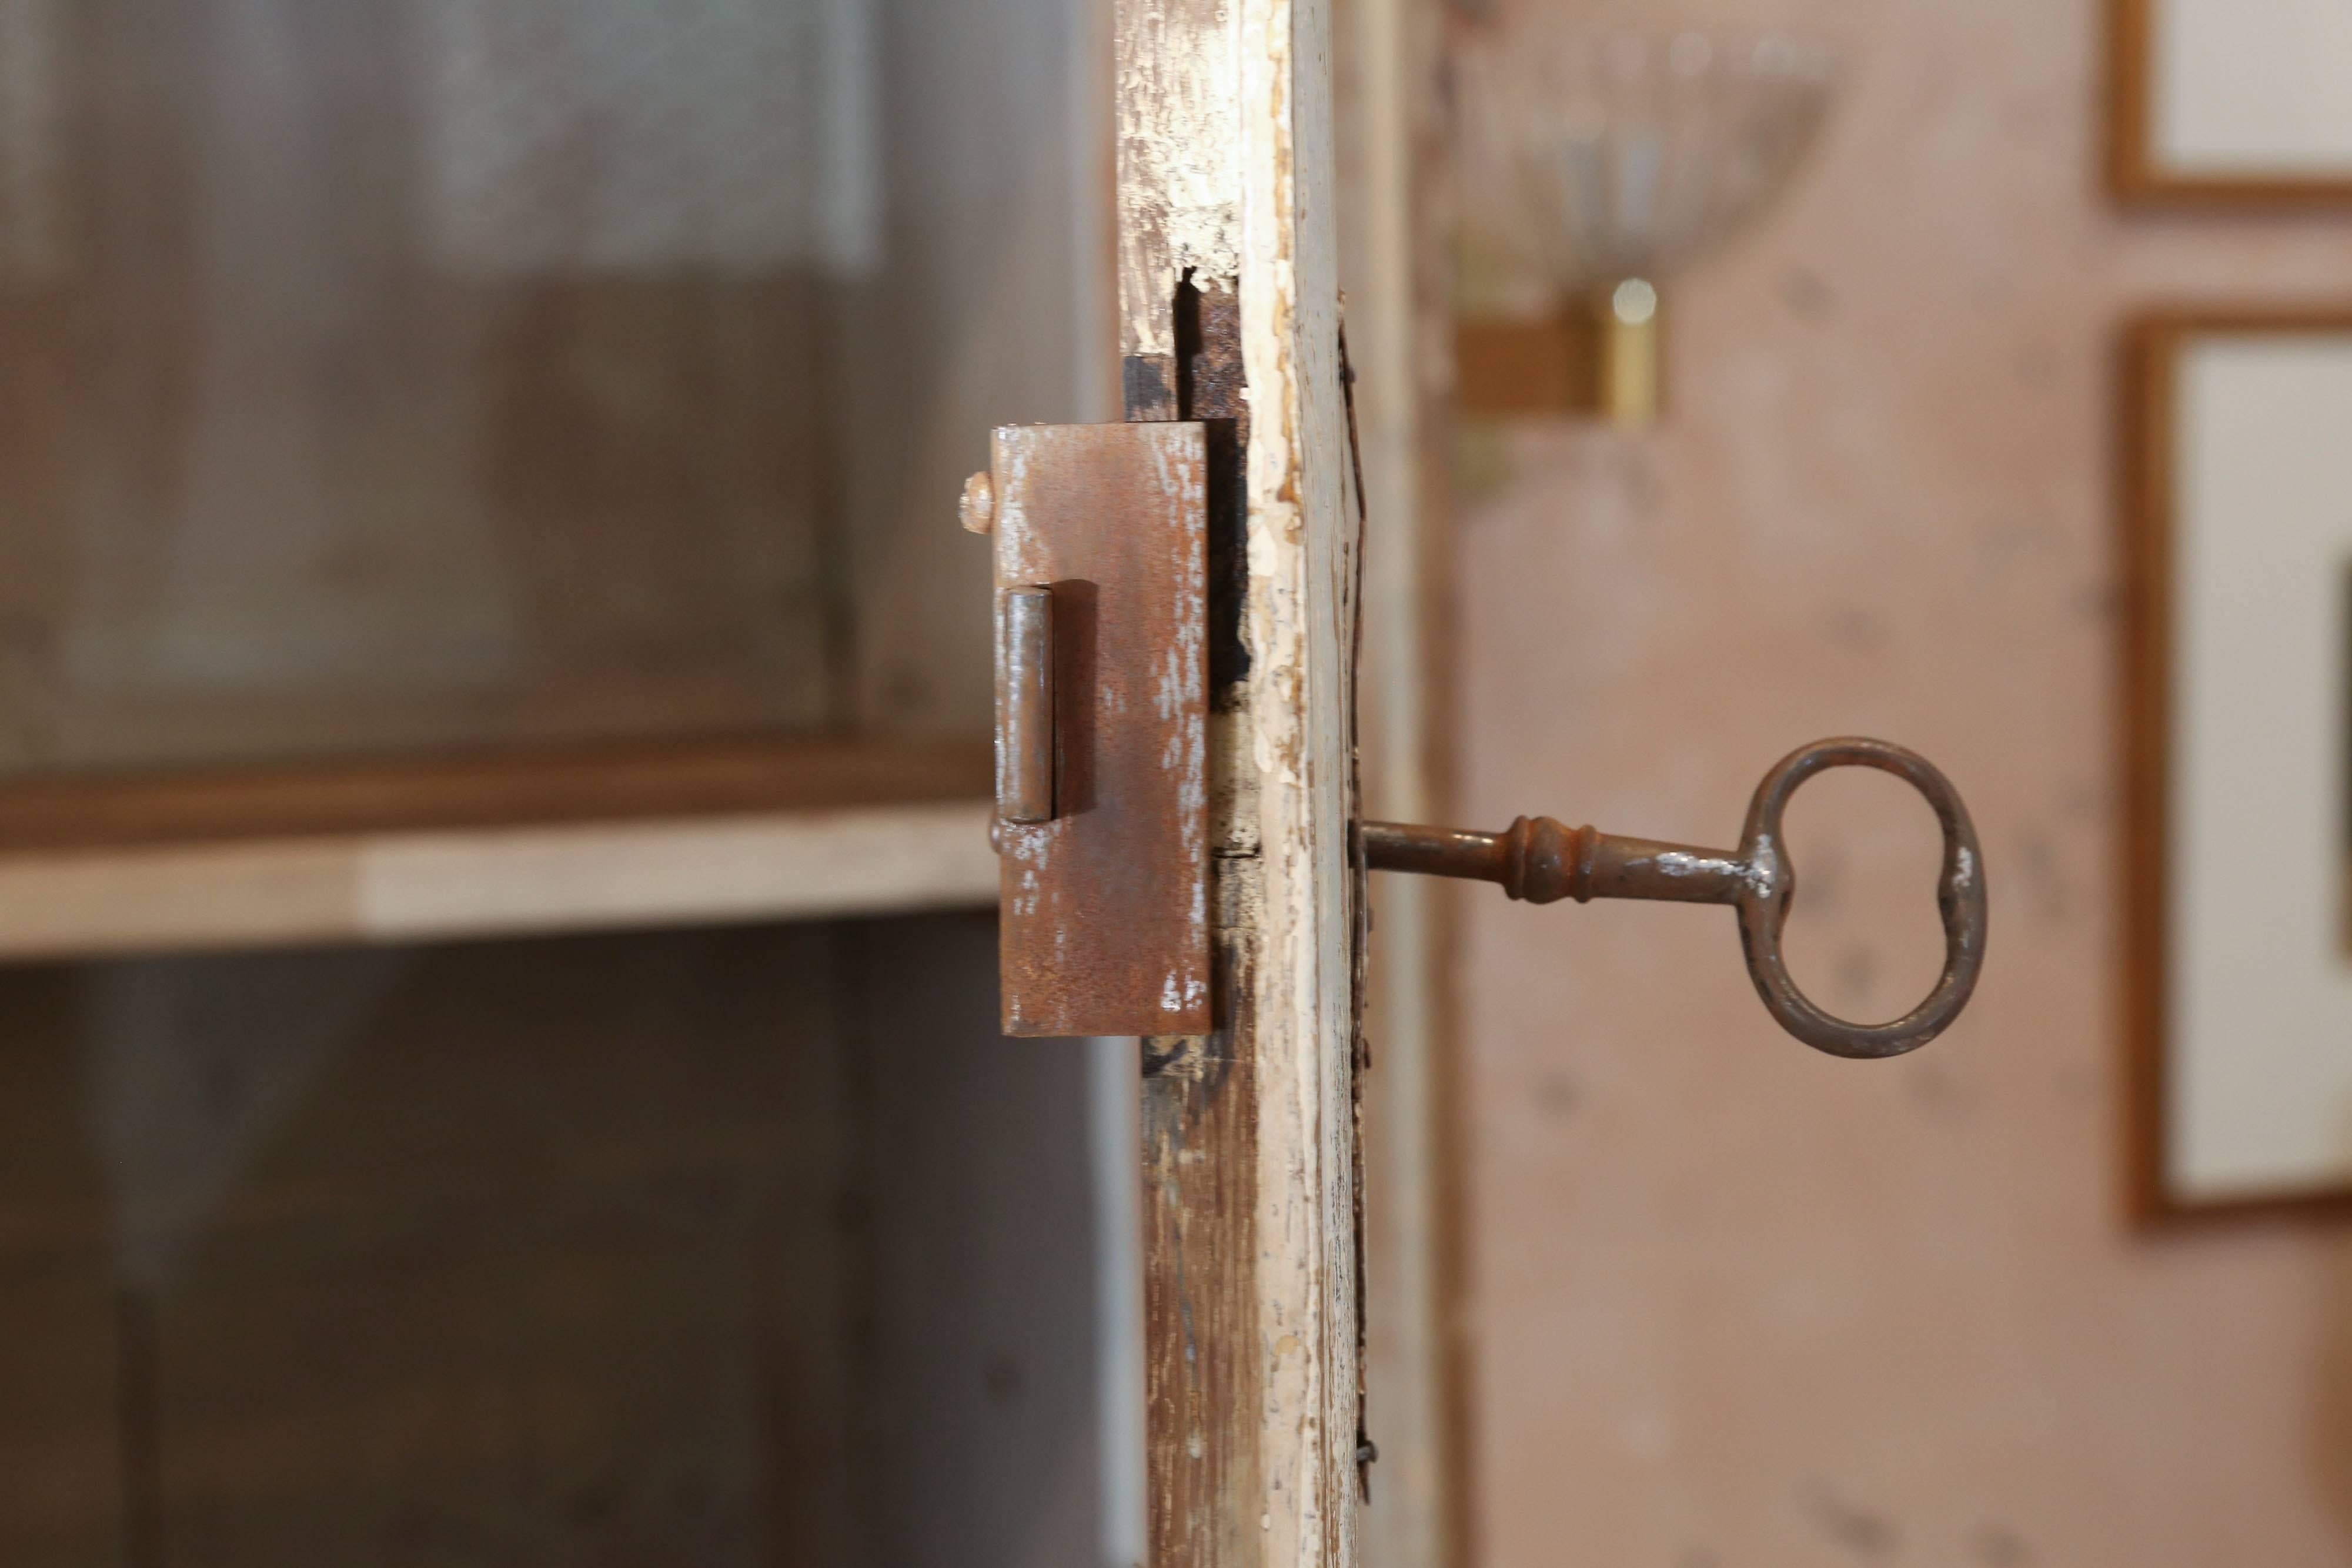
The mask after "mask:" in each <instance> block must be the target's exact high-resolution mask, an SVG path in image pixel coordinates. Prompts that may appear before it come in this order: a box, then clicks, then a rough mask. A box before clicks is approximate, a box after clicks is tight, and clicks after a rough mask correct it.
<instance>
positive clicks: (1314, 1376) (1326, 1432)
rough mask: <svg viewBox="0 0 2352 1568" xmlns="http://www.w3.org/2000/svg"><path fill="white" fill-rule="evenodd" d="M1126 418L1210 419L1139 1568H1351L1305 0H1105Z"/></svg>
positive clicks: (1329, 486)
mask: <svg viewBox="0 0 2352 1568" xmlns="http://www.w3.org/2000/svg"><path fill="white" fill-rule="evenodd" d="M1117 5H1118V8H1117V18H1118V25H1117V30H1116V31H1117V82H1118V102H1117V125H1118V220H1119V267H1118V273H1119V339H1120V353H1121V361H1122V386H1123V389H1124V392H1125V403H1126V408H1127V416H1128V417H1129V419H1130V420H1160V419H1202V420H1205V421H1208V422H1210V423H1211V427H1212V443H1213V444H1212V481H1211V483H1212V530H1213V532H1212V544H1211V578H1212V584H1211V600H1212V602H1211V607H1210V613H1211V649H1212V652H1211V681H1212V698H1213V715H1212V718H1211V724H1210V771H1211V779H1212V782H1211V794H1212V800H1211V807H1210V809H1211V820H1212V825H1211V836H1212V841H1213V852H1214V854H1215V857H1216V871H1215V876H1214V888H1213V909H1212V923H1213V928H1214V932H1215V938H1214V942H1215V953H1216V968H1217V988H1218V1008H1219V1019H1220V1022H1221V1025H1222V1027H1221V1028H1220V1030H1219V1031H1218V1032H1217V1033H1215V1034H1213V1035H1210V1036H1205V1037H1187V1038H1181V1039H1164V1040H1151V1041H1147V1042H1146V1045H1145V1062H1146V1076H1145V1082H1144V1089H1143V1141H1144V1168H1145V1181H1144V1207H1145V1213H1144V1261H1145V1281H1144V1317H1145V1333H1146V1343H1145V1392H1146V1410H1147V1420H1148V1423H1149V1430H1148V1435H1147V1444H1146V1454H1147V1465H1148V1475H1147V1481H1146V1486H1147V1498H1148V1506H1149V1529H1150V1548H1151V1562H1152V1564H1153V1568H1210V1565H1212V1564H1214V1565H1216V1568H1238V1565H1241V1564H1250V1563H1262V1564H1296V1565H1298V1568H1308V1565H1316V1568H1350V1565H1352V1564H1353V1563H1354V1562H1355V1558H1356V1504H1357V1496H1358V1487H1359V1485H1360V1438H1361V1419H1362V1396H1361V1385H1360V1353H1359V1343H1358V1335H1359V1325H1360V1316H1361V1314H1360V1302H1359V1299H1358V1281H1359V1279H1360V1270H1359V1268H1358V1264H1357V1249H1358V1246H1359V1239H1360V1227H1359V1219H1358V1209H1357V1191H1358V1186H1357V1180H1356V1165H1357V1155H1358V1149H1357V1106H1356V1098H1355V1096H1356V1087H1357V1071H1356V1070H1357V1061H1356V1038H1355V1029H1354V1019H1355V1016H1356V1013H1357V1010H1358V1009H1357V989H1358V986H1359V984H1360V973H1361V971H1360V954H1361V944H1360V929H1359V927H1360V910H1361V907H1362V905H1361V901H1360V880H1361V879H1360V875H1359V874H1357V873H1355V872H1354V870H1353V868H1352V865H1351V856H1350V847H1349V841H1350V824H1351V822H1352V821H1353V818H1354V815H1355V801H1354V794H1355V789H1354V779H1353V778H1352V766H1351V757H1352V746H1353V738H1354V737H1353V728H1352V713H1353V700H1354V693H1353V689H1352V687H1353V679H1354V670H1353V656H1354V641H1355V639H1354V627H1355V608H1356V595H1357V588H1356V570H1357V564H1358V561H1357V549H1356V534H1357V528H1356V523H1355V515H1354V512H1353V509H1352V501H1353V497H1352V496H1351V495H1350V494H1349V480H1348V477H1347V474H1348V463H1347V422H1346V413H1345V408H1344V401H1343V392H1342V388H1341V383H1340V374H1339V278H1338V270H1337V268H1338V238H1337V230H1336V218H1335V214H1334V212H1333V208H1332V196H1333V193H1334V190H1335V186H1336V174H1335V171H1334V163H1333V150H1332V126H1333V120H1332V102H1331V78H1330V15H1329V7H1328V0H1117Z"/></svg>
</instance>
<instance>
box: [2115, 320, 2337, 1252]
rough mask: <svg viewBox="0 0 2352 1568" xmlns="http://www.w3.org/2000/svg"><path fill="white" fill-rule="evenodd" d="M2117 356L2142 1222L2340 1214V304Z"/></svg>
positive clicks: (2155, 329)
mask: <svg viewBox="0 0 2352 1568" xmlns="http://www.w3.org/2000/svg"><path fill="white" fill-rule="evenodd" d="M2124 347H2125V355H2124V375H2123V384H2124V400H2123V414H2124V417H2123V420H2122V434H2123V444H2122V465H2121V467H2122V472H2121V475H2120V479H2121V486H2120V488H2121V498H2122V502H2123V505H2122V508H2121V511H2122V524H2123V549H2122V559H2123V565H2124V573H2123V590H2124V593H2123V609H2124V619H2123V649H2124V659H2123V666H2124V667H2123V676H2124V679H2123V691H2124V698H2125V700H2124V704H2123V753H2124V763H2125V782H2126V789H2125V796H2124V800H2123V806H2124V836H2123V840H2122V843H2123V846H2124V852H2123V853H2122V854H2121V855H2120V857H2119V871H2120V877H2121V887H2120V889H2119V891H2120V894H2121V899H2122V908H2123V911H2124V925H2125V929H2124V962H2123V966H2122V978H2123V987H2122V991H2123V994H2122V997H2121V998H2120V999H2121V1002H2122V1013H2123V1019H2124V1024H2125V1037H2126V1054H2127V1061H2126V1085H2127V1094H2128V1103H2127V1113H2126V1126H2127V1130H2128V1131H2127V1164H2128V1193H2129V1198H2130V1204H2131V1208H2132V1211H2133V1214H2134V1217H2135V1218H2137V1219H2138V1220H2139V1221H2141V1222H2143V1223H2148V1224H2167V1223H2172V1222H2178V1221H2186V1220H2201V1219H2210V1218H2227V1217H2231V1216H2243V1215H2248V1214H2261V1213H2282V1212H2286V1213H2306V1214H2320V1213H2328V1212H2337V1213H2343V1214H2347V1215H2352V874H2347V866H2352V507H2342V506H2341V505H2339V497H2344V496H2352V455H2346V456H2343V457H2338V456H2336V455H2335V452H2336V448H2337V447H2340V445H2341V443H2340V442H2336V441H2332V440H2330V439H2328V438H2327V436H2326V432H2327V431H2328V430H2329V429H2330V425H2329V423H2328V422H2329V421H2330V420H2331V419H2338V418H2352V304H2347V305H2346V306H2344V307H2342V308H2325V309H2294V310H2276V309H2273V310H2196V311H2173V312H2165V313H2160V314H2155V315H2150V316H2147V317H2145V318H2143V319H2139V320H2137V321H2135V322H2133V323H2131V324H2130V326H2129V327H2128V329H2127V330H2126V336H2125V344H2124ZM2339 402H2340V406H2339ZM2314 433H2318V434H2319V436H2320V438H2319V439H2318V440H2316V441H2314V440H2312V439H2310V436H2311V435H2312V434H2314ZM2249 517H2252V518H2255V519H2258V521H2259V526H2253V525H2251V524H2250V523H2249V520H2248V519H2249Z"/></svg>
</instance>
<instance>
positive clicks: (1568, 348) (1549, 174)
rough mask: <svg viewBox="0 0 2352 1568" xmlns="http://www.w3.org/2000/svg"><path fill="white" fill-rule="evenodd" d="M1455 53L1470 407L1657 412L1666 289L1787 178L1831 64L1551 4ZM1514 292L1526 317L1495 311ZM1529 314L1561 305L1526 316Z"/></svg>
mask: <svg viewBox="0 0 2352 1568" xmlns="http://www.w3.org/2000/svg"><path fill="white" fill-rule="evenodd" d="M1460 63H1461V67H1462V73H1461V79H1460V87H1461V92H1460V99H1459V102H1460V104H1461V106H1462V123H1461V126H1460V132H1459V137H1458V144H1459V147H1460V150H1461V156H1462V162H1463V169H1462V173H1463V194H1464V217H1465V222H1464V233H1463V253H1462V277H1463V283H1464V300H1465V310H1464V312H1463V318H1464V319H1463V320H1462V323H1461V326H1460V329H1459V338H1458V342H1457V350H1458V351H1457V364H1458V368H1459V371H1460V379H1461V389H1462V403H1463V408H1464V411H1465V413H1472V414H1478V413H1487V414H1499V413H1561V412H1580V413H1595V414H1598V415H1600V416H1601V417H1602V418H1605V419H1607V420H1609V421H1611V422H1612V423H1615V424H1618V425H1621V426H1628V427H1640V426H1645V425H1648V424H1650V423H1654V421H1655V419H1656V418H1657V414H1658V408H1659V404H1660V401H1661V396H1662V392H1663V388H1662V384H1661V354H1660V340H1661V337H1662V335H1663V332H1664V301H1663V300H1662V298H1661V296H1660V289H1661V288H1662V287H1664V284H1665V282H1666V280H1667V279H1669V278H1670V277H1673V276H1674V275H1675V274H1676V273H1678V272H1679V271H1680V270H1681V269H1682V268H1684V267H1687V266H1688V265H1689V264H1690V263H1691V262H1692V261H1694V260H1696V259H1697V258H1698V257H1700V256H1704V255H1706V253H1708V252H1710V251H1712V250H1714V249H1715V248H1716V247H1717V246H1720V245H1721V244H1722V243H1723V242H1724V241H1725V240H1726V239H1727V238H1728V237H1729V236H1730V235H1733V234H1734V233H1736V232H1738V229H1739V228H1740V227H1741V226H1742V225H1745V224H1746V223H1747V222H1748V220H1749V219H1751V218H1752V217H1754V216H1755V215H1756V214H1758V213H1759V212H1760V211H1762V210H1763V209H1764V208H1765V207H1766V206H1767V205H1769V204H1770V202H1771V201H1772V199H1773V198H1774V197H1775V196H1777V195H1778V194H1779V193H1780V192H1781V190H1782V189H1784V188H1785V187H1786V185H1787V184H1788V182H1789V178H1790V174H1791V173H1792V172H1794V171H1795V169H1796V167H1797V164H1798V162H1800V161H1801V158H1802V156H1803V154H1804V152H1805V151H1806V149H1807V148H1809V147H1810V146H1811V144H1812V141H1813V140H1814V135H1815V132H1816V131H1818V130H1819V129H1820V127H1821V123H1822V119H1823V117H1824V114H1825V112H1826V110H1827V108H1828V103H1829V98H1830V93H1831V89H1832V83H1833V79H1834V76H1835V66H1836V59H1835V56H1834V55H1833V53H1832V51H1831V50H1830V49H1829V48H1828V47H1825V46H1823V45H1820V44H1814V43H1808V42H1802V41H1800V40H1797V39H1794V38H1789V37H1779V36H1774V35H1763V36H1750V37H1732V36H1727V35H1724V34H1719V33H1711V32H1654V31H1640V30H1630V29H1616V30H1610V29H1595V28H1592V27H1591V26H1582V25H1578V24H1575V23H1572V22H1566V21H1562V20H1559V19H1558V18H1557V14H1556V13H1538V14H1537V16H1535V17H1534V18H1533V19H1531V20H1528V21H1522V22H1515V23H1512V24H1508V25H1505V26H1499V27H1496V28H1495V29H1493V30H1492V31H1491V32H1489V33H1487V34H1486V36H1484V37H1479V38H1476V39H1475V40H1474V41H1473V42H1472V43H1471V44H1470V45H1469V46H1468V47H1466V48H1465V50H1464V51H1463V54H1462V56H1461V57H1460ZM1530 285H1533V286H1534V287H1536V288H1538V289H1539V290H1540V296H1539V298H1535V299H1532V300H1530V299H1528V298H1527V295H1528V290H1529V286H1530ZM1514 290H1516V291H1517V294H1518V296H1519V297H1520V298H1518V300H1517V309H1516V310H1513V309H1510V308H1509V306H1508V305H1507V304H1506V305H1504V307H1503V308H1501V309H1497V308H1496V304H1497V302H1498V297H1500V298H1501V299H1504V300H1507V299H1508V297H1509V296H1510V294H1511V293H1512V292H1513V291H1514ZM1482 294H1484V295H1485V296H1486V298H1485V299H1483V300H1482V299H1481V298H1480V296H1481V295H1482ZM1530 306H1532V307H1533V308H1534V309H1535V310H1537V311H1544V312H1549V314H1548V315H1545V316H1542V317H1540V318H1539V319H1535V320H1529V319H1528V316H1529V314H1530V309H1529V308H1530ZM1506 318H1508V319H1506Z"/></svg>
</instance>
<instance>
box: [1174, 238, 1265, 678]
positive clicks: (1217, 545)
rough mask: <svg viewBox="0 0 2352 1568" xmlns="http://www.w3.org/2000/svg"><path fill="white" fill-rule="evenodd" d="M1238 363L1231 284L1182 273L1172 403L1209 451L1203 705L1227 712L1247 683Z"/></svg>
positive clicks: (1245, 445) (1244, 404) (1237, 310)
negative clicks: (1202, 435)
mask: <svg viewBox="0 0 2352 1568" xmlns="http://www.w3.org/2000/svg"><path fill="white" fill-rule="evenodd" d="M1245 386H1246V380H1245V378H1244V373H1243V365H1242V312H1241V299H1240V297H1239V296H1238V295H1237V294H1236V293H1235V292H1234V288H1233V286H1232V284H1231V283H1230V282H1228V281H1225V280H1222V279H1219V280H1213V281H1212V282H1211V283H1210V285H1209V286H1208V287H1206V288H1203V287H1201V285H1200V284H1199V282H1198V281H1197V280H1196V279H1195V278H1194V277H1193V274H1192V271H1191V270H1190V269H1189V268H1188V269H1187V270H1186V271H1185V273H1184V277H1183V280H1182V281H1181V283H1179V284H1178V285H1177V287H1176V403H1177V411H1178V412H1177V417H1178V418H1179V419H1192V420H1198V421H1200V422H1201V423H1202V425H1203V426H1204V427H1205V428H1206V431H1207V434H1208V447H1209V705H1210V707H1211V708H1212V710H1213V711H1215V712H1218V713H1230V712H1232V711H1234V709H1235V708H1237V707H1238V706H1240V705H1241V700H1242V696H1243V689H1244V686H1245V685H1246V684H1247V683H1248V680H1249V674H1250V651H1249V644H1248V643H1247V642H1246V641H1245V640H1244V638H1243V635H1242V612H1243V609H1244V606H1245V605H1246V604H1247V603H1248V602H1249V494H1248V491H1247V489H1246V487H1245V478H1246V475H1247V468H1246V464H1247V460H1248V455H1249V400H1248V399H1247V397H1246V396H1245V395H1244V388H1245Z"/></svg>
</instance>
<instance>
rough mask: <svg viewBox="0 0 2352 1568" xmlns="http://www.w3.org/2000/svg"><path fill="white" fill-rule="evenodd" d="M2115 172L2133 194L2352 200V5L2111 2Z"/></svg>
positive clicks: (2330, 203)
mask: <svg viewBox="0 0 2352 1568" xmlns="http://www.w3.org/2000/svg"><path fill="white" fill-rule="evenodd" d="M2108 61H2109V76H2110V81H2109V92H2108V123H2107V173H2108V183H2109V186H2110V188H2111V189H2112V191H2113V192H2114V193H2115V194H2116V197H2117V198H2118V199H2119V200H2122V201H2125V202H2126V203H2132V204H2149V205H2190V206H2194V205H2203V206H2229V207H2241V208H2243V207H2276V208H2312V207H2334V206H2352V101H2347V95H2346V94H2344V93H2343V92H2342V91H2341V90H2340V88H2339V87H2338V85H2337V84H2339V83H2341V82H2342V81H2344V80H2346V79H2347V78H2352V12H2347V11H2346V10H2345V9H2344V8H2343V7H2342V6H2340V5H2330V4H2328V0H2269V3H2267V4H2265V5H2257V6H2249V5H2244V4H2243V3H2242V0H2109V26H2108Z"/></svg>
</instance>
